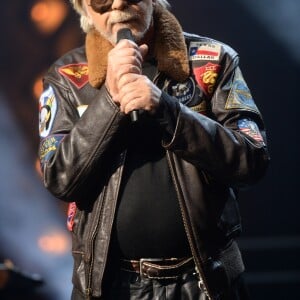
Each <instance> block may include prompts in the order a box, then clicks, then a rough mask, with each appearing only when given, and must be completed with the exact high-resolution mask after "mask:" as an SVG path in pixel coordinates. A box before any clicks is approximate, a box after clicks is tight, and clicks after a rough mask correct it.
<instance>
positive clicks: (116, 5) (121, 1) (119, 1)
mask: <svg viewBox="0 0 300 300" xmlns="http://www.w3.org/2000/svg"><path fill="white" fill-rule="evenodd" d="M127 5H128V3H127V1H126V0H113V3H112V5H111V9H112V10H115V9H123V8H125V7H126V6H127Z"/></svg>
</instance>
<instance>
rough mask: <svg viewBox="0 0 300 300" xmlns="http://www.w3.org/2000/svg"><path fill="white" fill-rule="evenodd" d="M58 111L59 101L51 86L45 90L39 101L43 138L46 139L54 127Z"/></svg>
mask: <svg viewBox="0 0 300 300" xmlns="http://www.w3.org/2000/svg"><path fill="white" fill-rule="evenodd" d="M56 111H57V101H56V98H55V94H54V91H53V88H52V87H51V86H49V87H48V89H47V90H45V91H44V92H43V93H42V95H41V97H40V100H39V132H40V136H41V137H46V136H47V135H48V134H49V132H50V130H51V127H52V125H53V121H54V117H55V114H56Z"/></svg>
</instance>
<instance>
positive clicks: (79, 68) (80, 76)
mask: <svg viewBox="0 0 300 300" xmlns="http://www.w3.org/2000/svg"><path fill="white" fill-rule="evenodd" d="M58 72H59V73H60V74H61V75H63V76H64V77H66V78H67V79H68V80H70V81H71V82H72V83H73V84H74V85H75V86H76V87H77V88H79V89H81V88H82V87H83V86H85V85H86V84H87V83H88V81H89V70H88V65H87V64H86V63H81V64H70V65H66V66H63V67H60V68H59V70H58Z"/></svg>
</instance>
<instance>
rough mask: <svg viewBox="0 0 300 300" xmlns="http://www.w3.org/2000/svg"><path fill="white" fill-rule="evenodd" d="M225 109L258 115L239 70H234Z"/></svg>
mask: <svg viewBox="0 0 300 300" xmlns="http://www.w3.org/2000/svg"><path fill="white" fill-rule="evenodd" d="M225 108H226V109H243V110H249V111H254V112H256V113H259V110H258V108H257V106H256V104H255V103H254V100H253V98H252V95H251V92H250V90H249V88H248V86H247V83H246V82H245V80H244V78H243V75H242V73H241V71H240V69H237V70H236V73H235V76H234V80H233V83H232V87H231V90H230V93H229V95H228V98H227V101H226V104H225Z"/></svg>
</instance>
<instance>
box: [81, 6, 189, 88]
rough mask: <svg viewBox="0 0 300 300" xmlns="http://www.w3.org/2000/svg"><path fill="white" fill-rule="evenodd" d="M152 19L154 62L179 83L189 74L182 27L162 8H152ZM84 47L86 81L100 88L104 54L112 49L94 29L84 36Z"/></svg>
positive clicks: (104, 65) (104, 73) (103, 74)
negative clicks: (87, 78) (86, 68)
mask: <svg viewBox="0 0 300 300" xmlns="http://www.w3.org/2000/svg"><path fill="white" fill-rule="evenodd" d="M153 17H154V27H155V39H154V56H155V58H156V60H157V68H158V70H159V71H161V72H164V73H166V74H167V75H168V76H170V77H171V78H173V79H174V80H176V81H180V82H182V81H184V80H186V79H187V78H188V76H189V74H190V67H189V60H188V55H187V48H186V44H185V40H184V36H183V33H182V28H181V26H180V24H179V22H178V21H177V19H176V18H175V17H174V15H173V14H171V13H170V12H169V11H168V10H166V9H164V8H162V7H158V6H157V7H155V11H154V14H153ZM85 45H86V54H87V61H88V66H89V82H90V84H91V85H92V86H93V87H96V88H99V87H100V86H101V85H102V84H103V83H104V81H105V76H106V71H107V55H108V52H109V51H110V50H111V49H112V48H113V46H112V45H111V43H110V42H109V41H107V40H106V39H105V38H103V37H102V36H101V35H100V34H99V33H98V32H97V31H96V30H91V31H90V32H88V33H87V35H86V44H85Z"/></svg>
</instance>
